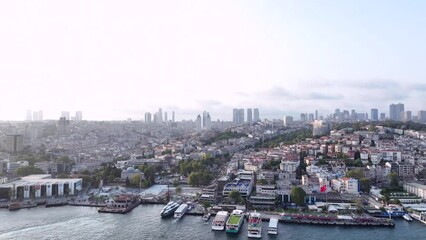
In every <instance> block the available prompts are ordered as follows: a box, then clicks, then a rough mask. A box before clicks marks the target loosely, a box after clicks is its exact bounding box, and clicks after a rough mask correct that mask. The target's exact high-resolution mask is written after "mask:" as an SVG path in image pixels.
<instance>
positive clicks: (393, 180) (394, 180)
mask: <svg viewBox="0 0 426 240" xmlns="http://www.w3.org/2000/svg"><path fill="white" fill-rule="evenodd" d="M388 177H389V181H390V186H391V187H393V188H396V187H399V180H398V174H397V173H390V174H389V176H388Z"/></svg>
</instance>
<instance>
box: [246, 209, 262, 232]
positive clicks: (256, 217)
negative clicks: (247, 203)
mask: <svg viewBox="0 0 426 240" xmlns="http://www.w3.org/2000/svg"><path fill="white" fill-rule="evenodd" d="M247 230H248V232H247V237H249V238H261V237H262V218H261V217H260V213H257V212H252V213H250V215H249V220H248V228H247Z"/></svg>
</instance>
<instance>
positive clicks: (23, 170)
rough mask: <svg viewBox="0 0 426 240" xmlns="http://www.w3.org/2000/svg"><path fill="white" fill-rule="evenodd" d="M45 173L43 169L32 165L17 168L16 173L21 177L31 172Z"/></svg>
mask: <svg viewBox="0 0 426 240" xmlns="http://www.w3.org/2000/svg"><path fill="white" fill-rule="evenodd" d="M43 173H44V171H43V170H42V169H40V168H36V167H32V166H25V167H20V168H18V169H17V170H16V174H17V175H18V176H21V177H24V176H28V175H31V174H43Z"/></svg>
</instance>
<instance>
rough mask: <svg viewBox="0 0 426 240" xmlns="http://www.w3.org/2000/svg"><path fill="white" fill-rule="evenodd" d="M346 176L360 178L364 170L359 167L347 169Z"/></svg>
mask: <svg viewBox="0 0 426 240" xmlns="http://www.w3.org/2000/svg"><path fill="white" fill-rule="evenodd" d="M346 177H348V178H355V179H358V180H360V179H361V178H363V177H364V171H363V170H362V169H359V168H358V169H354V170H349V171H347V172H346Z"/></svg>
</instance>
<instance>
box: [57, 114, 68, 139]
mask: <svg viewBox="0 0 426 240" xmlns="http://www.w3.org/2000/svg"><path fill="white" fill-rule="evenodd" d="M69 124H70V121H69V120H67V119H66V118H65V117H61V118H59V121H58V135H60V136H62V135H67V134H68V132H69Z"/></svg>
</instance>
